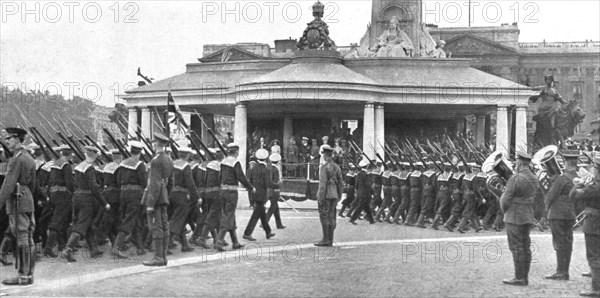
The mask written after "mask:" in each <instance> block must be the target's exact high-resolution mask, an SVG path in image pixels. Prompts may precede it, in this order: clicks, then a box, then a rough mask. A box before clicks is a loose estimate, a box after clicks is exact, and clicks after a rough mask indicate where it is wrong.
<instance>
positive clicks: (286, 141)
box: [281, 114, 294, 157]
mask: <svg viewBox="0 0 600 298" xmlns="http://www.w3.org/2000/svg"><path fill="white" fill-rule="evenodd" d="M293 135H294V119H293V118H292V115H291V114H285V116H284V117H283V140H282V141H283V142H281V144H282V146H283V147H282V148H281V152H282V153H283V152H285V151H284V150H285V148H287V147H288V146H289V145H290V138H291V137H292V136H293ZM282 157H283V156H282Z"/></svg>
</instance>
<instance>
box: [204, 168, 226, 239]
mask: <svg viewBox="0 0 600 298" xmlns="http://www.w3.org/2000/svg"><path fill="white" fill-rule="evenodd" d="M220 176H221V163H220V162H219V161H216V160H212V161H210V162H208V163H207V164H206V174H205V175H204V183H203V184H204V198H203V201H206V202H207V204H206V208H207V210H203V211H204V212H208V213H207V214H206V219H205V221H204V227H203V230H202V232H201V234H200V238H199V239H198V240H199V244H200V246H202V247H204V248H208V247H207V246H206V244H205V240H206V238H208V233H209V232H210V231H213V234H214V235H213V240H214V241H215V242H216V241H217V237H216V231H217V230H219V228H220V225H221V214H222V213H223V200H221V178H220Z"/></svg>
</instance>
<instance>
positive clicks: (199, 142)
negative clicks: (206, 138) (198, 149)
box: [191, 131, 225, 159]
mask: <svg viewBox="0 0 600 298" xmlns="http://www.w3.org/2000/svg"><path fill="white" fill-rule="evenodd" d="M191 136H192V137H193V138H195V139H196V140H197V141H198V144H200V146H202V148H204V152H205V153H206V155H208V156H209V157H210V158H211V159H215V156H214V155H213V154H212V152H210V150H208V147H207V146H206V144H204V142H202V140H201V139H200V137H199V136H198V135H197V134H196V133H194V132H193V131H192V135H191ZM223 154H225V152H223Z"/></svg>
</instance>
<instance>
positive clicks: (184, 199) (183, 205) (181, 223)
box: [169, 159, 199, 252]
mask: <svg viewBox="0 0 600 298" xmlns="http://www.w3.org/2000/svg"><path fill="white" fill-rule="evenodd" d="M173 167H174V170H173V179H172V181H173V188H172V190H171V193H170V194H169V204H170V206H171V208H172V210H173V213H172V215H171V218H170V219H169V228H170V231H171V237H174V236H179V240H180V241H181V251H183V252H187V251H192V250H193V248H191V247H190V246H189V244H188V242H187V237H186V235H185V225H186V222H187V220H188V216H189V214H190V208H189V202H190V200H191V201H195V202H197V201H198V199H199V196H198V190H197V189H196V184H195V183H194V180H193V178H192V168H191V167H190V164H189V163H188V162H187V161H184V160H181V159H178V160H176V161H175V162H173Z"/></svg>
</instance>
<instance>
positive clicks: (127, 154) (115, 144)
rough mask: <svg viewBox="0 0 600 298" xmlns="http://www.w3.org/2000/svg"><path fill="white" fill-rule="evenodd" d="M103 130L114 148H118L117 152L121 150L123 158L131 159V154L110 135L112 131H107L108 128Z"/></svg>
mask: <svg viewBox="0 0 600 298" xmlns="http://www.w3.org/2000/svg"><path fill="white" fill-rule="evenodd" d="M102 130H103V131H104V133H106V135H107V136H108V139H109V140H110V142H111V143H112V144H113V146H115V148H117V150H119V152H120V153H121V154H122V155H123V157H126V158H129V157H130V155H129V152H127V150H125V149H124V148H123V147H121V144H119V142H117V140H116V139H115V137H114V136H113V135H112V134H111V133H110V131H108V129H106V127H104V128H102Z"/></svg>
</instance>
